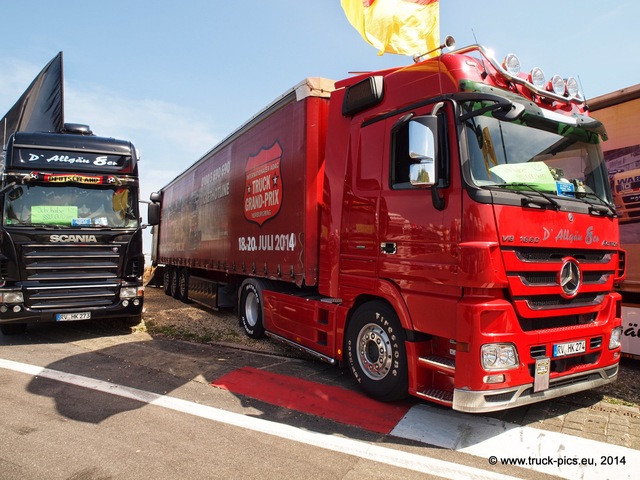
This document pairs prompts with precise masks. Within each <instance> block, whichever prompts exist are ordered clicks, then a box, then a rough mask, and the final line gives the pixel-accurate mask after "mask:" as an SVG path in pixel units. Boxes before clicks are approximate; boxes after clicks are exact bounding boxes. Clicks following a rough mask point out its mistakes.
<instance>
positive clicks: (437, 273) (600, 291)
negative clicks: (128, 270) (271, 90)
mask: <svg viewBox="0 0 640 480" xmlns="http://www.w3.org/2000/svg"><path fill="white" fill-rule="evenodd" d="M519 70H520V68H519V62H518V60H517V58H516V57H515V56H513V55H510V56H508V58H507V59H505V62H504V63H503V64H500V63H498V62H497V61H495V60H494V59H493V58H492V57H491V55H489V54H488V53H487V51H486V50H485V49H484V48H483V47H481V46H479V45H473V46H470V47H465V48H462V49H458V50H457V51H454V52H449V53H444V54H441V55H439V56H437V57H435V58H430V59H427V60H424V61H416V62H415V63H414V64H412V65H410V66H406V67H400V68H394V69H388V70H384V71H379V72H372V73H366V74H359V75H356V76H354V77H351V78H348V79H345V80H342V81H339V82H333V81H329V80H325V79H319V78H309V79H306V80H305V81H303V82H301V83H300V84H299V85H297V86H296V87H295V88H293V89H292V90H290V91H289V92H287V93H285V94H284V95H283V96H282V97H281V98H279V99H277V100H276V101H275V102H273V103H272V104H271V105H269V106H268V107H267V108H265V109H264V110H262V111H261V112H259V113H258V114H257V115H255V116H254V117H253V118H251V119H250V120H249V121H247V122H246V123H245V124H244V125H242V126H241V127H240V128H239V129H237V130H236V131H234V132H233V133H232V134H231V135H229V136H228V137H227V138H226V139H224V140H223V141H222V142H221V143H220V144H219V145H217V146H215V147H214V148H213V149H212V150H210V151H209V152H207V153H206V154H205V155H204V156H203V157H202V158H200V159H199V160H198V161H197V162H196V163H194V164H193V165H191V166H190V167H189V168H188V169H187V170H186V171H185V172H183V173H182V174H180V175H179V176H178V177H177V178H175V179H174V180H173V181H171V182H170V183H169V184H168V185H167V186H166V187H164V188H163V189H162V190H161V191H159V192H156V193H154V194H152V195H151V200H152V204H151V205H150V210H149V221H150V223H152V224H156V225H157V226H156V227H154V234H155V242H154V244H155V249H154V250H155V251H154V253H153V254H152V255H153V261H154V263H155V264H156V265H160V266H164V280H165V281H164V285H165V291H166V293H168V294H170V295H173V296H174V297H176V298H178V299H182V300H185V301H187V300H193V301H196V302H199V303H201V304H204V305H207V306H209V307H212V308H222V307H235V306H237V308H238V316H239V320H240V322H241V324H242V325H243V326H244V329H245V331H246V333H247V335H249V336H250V337H255V338H259V337H262V336H265V335H267V336H269V337H272V338H274V339H278V340H281V341H284V342H287V343H289V344H291V345H293V346H295V347H298V348H300V349H302V350H304V351H306V352H308V353H310V354H312V355H314V356H315V357H317V358H319V359H321V360H323V361H326V362H328V363H330V364H341V365H347V366H348V367H349V369H350V370H351V372H352V373H353V375H354V377H355V378H356V380H357V381H358V382H359V383H360V384H361V386H362V388H363V390H364V391H365V392H366V393H367V394H369V395H370V396H372V397H374V398H377V399H380V400H384V401H391V400H396V399H400V398H402V397H405V396H406V395H407V394H411V395H415V396H417V397H420V398H423V399H427V400H430V401H433V402H436V403H439V404H442V405H447V406H451V407H452V408H454V409H456V410H461V411H466V412H487V411H494V410H501V409H505V408H509V407H514V406H518V405H524V404H528V403H532V402H537V401H540V400H544V399H548V398H553V397H557V396H560V395H565V394H569V393H573V392H578V391H581V390H585V389H588V388H592V387H596V386H600V385H604V384H606V383H608V382H611V381H612V380H614V379H615V378H616V376H617V374H618V363H619V359H620V335H621V319H620V295H619V294H618V293H616V292H615V291H614V283H615V282H617V281H619V280H620V279H621V278H622V277H623V276H624V262H623V259H624V256H623V255H622V254H621V252H620V246H619V238H618V224H617V218H616V214H615V210H614V207H613V202H612V196H611V189H610V185H609V179H608V174H607V170H606V168H605V164H604V160H603V155H602V151H601V149H600V144H599V142H600V140H601V139H602V138H603V137H604V136H605V135H606V133H605V131H604V129H603V126H602V124H601V123H600V122H598V121H596V120H594V119H592V118H590V117H588V116H587V115H586V114H585V111H584V102H583V100H582V98H581V97H580V95H579V93H578V92H577V89H576V88H575V86H576V83H575V80H573V79H567V80H564V79H563V78H562V77H559V76H555V77H553V78H552V79H551V81H549V82H546V81H545V80H544V78H543V74H542V72H541V70H540V69H534V70H532V71H531V73H529V74H525V73H522V72H520V71H519ZM179 161H183V159H179Z"/></svg>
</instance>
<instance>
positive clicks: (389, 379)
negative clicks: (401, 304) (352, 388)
mask: <svg viewBox="0 0 640 480" xmlns="http://www.w3.org/2000/svg"><path fill="white" fill-rule="evenodd" d="M346 342H347V345H346V351H347V358H348V361H349V367H350V369H351V373H352V374H353V376H354V377H355V379H356V381H357V382H358V383H359V384H360V385H361V387H362V389H363V390H364V391H365V393H366V394H367V395H369V396H371V397H373V398H375V399H377V400H381V401H384V402H390V401H394V400H400V399H402V398H405V397H406V396H407V394H408V388H409V380H408V367H407V351H406V346H405V336H404V331H403V330H402V325H401V324H400V321H399V320H398V316H397V315H396V313H395V312H394V311H393V309H392V308H391V307H390V306H389V305H387V304H386V303H383V302H379V301H376V302H370V303H366V304H364V305H362V306H361V307H359V308H358V309H357V310H356V311H355V313H354V314H353V317H352V318H351V321H350V322H349V325H348V326H347V332H346Z"/></svg>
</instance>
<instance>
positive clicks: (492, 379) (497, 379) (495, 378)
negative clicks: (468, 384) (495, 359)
mask: <svg viewBox="0 0 640 480" xmlns="http://www.w3.org/2000/svg"><path fill="white" fill-rule="evenodd" d="M503 382H504V375H502V374H501V375H487V376H486V377H484V383H503Z"/></svg>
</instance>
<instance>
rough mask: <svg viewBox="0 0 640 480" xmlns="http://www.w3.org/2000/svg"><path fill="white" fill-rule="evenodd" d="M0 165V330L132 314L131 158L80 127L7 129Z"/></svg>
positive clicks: (138, 293) (136, 245)
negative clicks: (57, 130) (43, 130)
mask: <svg viewBox="0 0 640 480" xmlns="http://www.w3.org/2000/svg"><path fill="white" fill-rule="evenodd" d="M4 153H5V162H4V165H3V167H2V177H1V181H2V185H1V187H2V188H1V189H0V202H2V203H1V208H2V231H1V236H2V241H1V242H0V330H1V331H2V333H4V334H16V333H22V332H24V331H25V330H26V327H27V324H29V323H37V322H61V321H65V322H67V321H77V320H88V319H94V320H95V319H97V320H103V319H104V320H108V319H111V318H124V319H126V320H127V321H131V322H135V323H138V322H139V321H140V316H141V314H142V304H143V298H144V289H143V287H142V275H143V271H144V257H143V254H142V230H141V225H140V221H139V213H138V165H137V162H138V158H137V154H136V150H135V148H134V147H133V145H132V144H131V143H130V142H128V141H124V140H116V139H113V138H103V137H97V136H95V135H93V134H92V133H91V131H90V130H89V128H88V127H87V126H85V125H77V124H65V126H64V129H63V132H60V133H40V132H21V131H18V132H15V133H14V134H13V135H12V136H10V137H9V139H8V142H7V145H6V151H5V152H4Z"/></svg>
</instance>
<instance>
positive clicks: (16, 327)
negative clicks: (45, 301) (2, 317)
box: [0, 323, 27, 335]
mask: <svg viewBox="0 0 640 480" xmlns="http://www.w3.org/2000/svg"><path fill="white" fill-rule="evenodd" d="M26 331H27V324H26V323H8V324H6V325H0V332H2V334H3V335H23V334H24V333H25V332H26Z"/></svg>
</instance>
